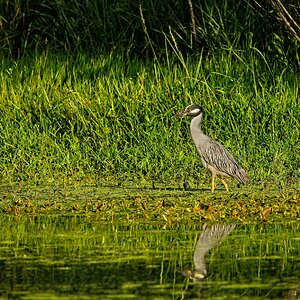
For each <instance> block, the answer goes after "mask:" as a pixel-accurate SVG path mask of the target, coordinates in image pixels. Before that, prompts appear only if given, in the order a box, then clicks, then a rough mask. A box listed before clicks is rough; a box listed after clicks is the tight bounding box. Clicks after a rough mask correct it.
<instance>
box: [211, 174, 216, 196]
mask: <svg viewBox="0 0 300 300" xmlns="http://www.w3.org/2000/svg"><path fill="white" fill-rule="evenodd" d="M214 191H215V176H214V175H212V176H211V192H212V193H213V192H214Z"/></svg>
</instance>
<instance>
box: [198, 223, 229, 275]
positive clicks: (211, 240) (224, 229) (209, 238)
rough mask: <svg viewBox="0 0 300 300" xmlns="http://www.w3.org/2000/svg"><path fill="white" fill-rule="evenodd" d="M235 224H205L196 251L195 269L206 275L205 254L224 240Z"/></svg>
mask: <svg viewBox="0 0 300 300" xmlns="http://www.w3.org/2000/svg"><path fill="white" fill-rule="evenodd" d="M234 227H235V225H225V224H215V225H212V226H211V227H207V226H206V224H205V225H204V226H203V230H202V231H201V233H200V236H199V239H198V242H197V244H196V247H195V252H194V264H195V270H197V272H200V273H202V274H203V275H204V276H206V274H207V271H206V266H205V260H204V256H205V254H206V253H207V252H208V251H209V250H211V249H213V248H215V247H216V246H217V245H219V244H220V243H221V242H222V239H223V238H224V237H226V236H228V235H229V233H230V232H231V231H232V230H233V229H234Z"/></svg>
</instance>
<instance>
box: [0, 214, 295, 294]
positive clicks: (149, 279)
mask: <svg viewBox="0 0 300 300" xmlns="http://www.w3.org/2000/svg"><path fill="white" fill-rule="evenodd" d="M119 223H120V225H118V224H117V223H114V224H112V223H109V224H103V223H101V221H99V220H97V218H96V217H95V216H92V215H90V216H80V217H79V216H58V215H50V216H46V215H40V216H33V217H31V216H26V215H22V216H18V217H14V216H1V219H0V299H300V296H299V292H300V291H299V290H300V264H299V261H300V236H299V229H300V226H299V225H298V223H290V224H261V225H236V226H235V227H234V228H233V227H231V228H229V227H226V226H225V227H224V226H223V225H220V224H217V225H214V226H215V227H212V225H211V224H208V225H207V226H206V227H205V226H204V224H203V223H201V224H200V223H199V224H194V225H190V224H189V225H188V224H177V225H174V226H172V227H169V228H165V227H164V226H163V225H161V224H159V223H158V224H157V223H156V224H153V223H150V224H147V223H146V222H140V223H134V222H131V223H130V224H128V225H126V226H125V225H121V224H122V223H123V224H126V222H125V221H124V220H120V222H119ZM203 226H204V227H203ZM222 226H223V227H222ZM199 240H200V242H199V243H198V241H199ZM210 248H211V249H210ZM197 249H198V250H197ZM209 249H210V250H209ZM205 251H208V252H207V253H206V255H205V257H204V261H203V255H204V252H205ZM194 253H195V256H194ZM197 260H198V261H197ZM195 262H196V266H195ZM201 264H202V266H201ZM203 264H205V269H206V271H207V277H205V278H203V279H200V280H199V281H197V279H199V278H198V277H202V275H203V273H205V271H204V269H203V268H204V267H203ZM195 267H196V269H197V267H198V273H197V272H196V273H195ZM199 269H200V271H199ZM197 274H198V275H197ZM197 276H198V277H197Z"/></svg>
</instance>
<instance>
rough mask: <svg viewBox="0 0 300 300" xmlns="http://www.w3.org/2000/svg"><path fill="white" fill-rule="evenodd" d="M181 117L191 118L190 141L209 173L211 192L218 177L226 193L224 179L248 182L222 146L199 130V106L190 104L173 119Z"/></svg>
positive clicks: (246, 176) (200, 108) (246, 177)
mask: <svg viewBox="0 0 300 300" xmlns="http://www.w3.org/2000/svg"><path fill="white" fill-rule="evenodd" d="M183 116H189V117H192V121H191V124H190V132H191V136H192V140H193V143H194V145H195V147H196V150H197V152H198V154H199V156H200V159H201V162H202V164H203V166H204V168H205V169H207V170H209V171H210V172H211V175H212V177H211V192H212V193H213V192H214V191H215V177H216V176H218V177H220V181H221V182H222V184H223V185H224V187H225V189H226V191H227V192H228V191H229V189H228V185H227V183H226V181H225V179H224V177H232V178H236V179H238V180H239V181H240V182H241V183H243V184H245V183H246V182H247V181H248V180H249V177H248V175H247V173H246V172H245V170H244V169H243V168H242V167H241V166H240V165H239V164H238V163H237V161H236V160H235V159H234V157H233V156H232V155H231V154H230V153H229V152H228V151H227V150H226V149H225V148H224V147H223V146H222V145H220V144H219V143H217V142H216V141H214V140H213V139H211V138H210V137H209V136H207V135H205V134H204V133H203V131H202V130H201V122H202V118H203V108H202V107H201V106H200V105H196V104H191V105H189V106H187V107H186V108H185V109H184V110H183V111H181V112H178V113H177V114H175V115H174V116H173V117H175V118H177V117H183Z"/></svg>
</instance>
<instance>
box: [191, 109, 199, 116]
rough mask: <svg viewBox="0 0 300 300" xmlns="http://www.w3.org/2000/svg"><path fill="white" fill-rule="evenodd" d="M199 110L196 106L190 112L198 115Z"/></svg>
mask: <svg viewBox="0 0 300 300" xmlns="http://www.w3.org/2000/svg"><path fill="white" fill-rule="evenodd" d="M199 112H200V109H199V108H195V109H193V110H191V111H190V112H189V113H190V114H193V115H194V114H195V115H196V114H198V113H199Z"/></svg>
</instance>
